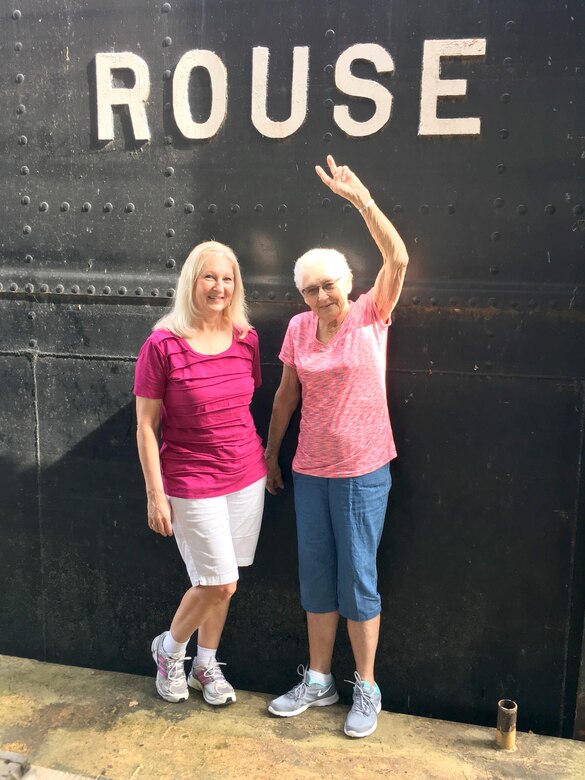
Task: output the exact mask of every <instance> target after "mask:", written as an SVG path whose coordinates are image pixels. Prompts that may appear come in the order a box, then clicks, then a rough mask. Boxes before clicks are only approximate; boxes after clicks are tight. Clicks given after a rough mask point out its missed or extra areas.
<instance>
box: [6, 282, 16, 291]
mask: <svg viewBox="0 0 585 780" xmlns="http://www.w3.org/2000/svg"><path fill="white" fill-rule="evenodd" d="M8 289H9V290H10V292H17V291H18V285H17V284H16V282H12V284H11V285H10V287H9V288H8Z"/></svg>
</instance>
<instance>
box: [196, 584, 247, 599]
mask: <svg viewBox="0 0 585 780" xmlns="http://www.w3.org/2000/svg"><path fill="white" fill-rule="evenodd" d="M200 587H201V588H204V589H205V595H206V596H207V598H208V599H209V600H210V601H212V602H214V603H217V604H222V603H224V602H226V601H229V600H230V599H231V597H232V596H233V595H234V593H235V592H236V590H237V587H238V583H237V582H227V583H225V584H224V585H201V586H200Z"/></svg>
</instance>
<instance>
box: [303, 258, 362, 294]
mask: <svg viewBox="0 0 585 780" xmlns="http://www.w3.org/2000/svg"><path fill="white" fill-rule="evenodd" d="M322 264H327V265H328V266H331V267H332V268H334V269H335V270H334V271H333V274H335V273H339V274H340V275H341V276H345V275H346V274H348V275H349V277H350V278H352V277H353V274H352V272H351V268H350V267H349V264H348V262H347V260H346V258H345V255H342V254H341V252H338V251H337V249H309V251H308V252H305V254H304V255H301V256H300V257H299V259H298V260H297V261H296V263H295V269H294V280H295V286H296V288H297V290H300V289H301V286H302V284H303V277H304V276H305V274H306V273H307V272H308V271H310V270H311V269H312V268H313V267H314V266H316V265H322Z"/></svg>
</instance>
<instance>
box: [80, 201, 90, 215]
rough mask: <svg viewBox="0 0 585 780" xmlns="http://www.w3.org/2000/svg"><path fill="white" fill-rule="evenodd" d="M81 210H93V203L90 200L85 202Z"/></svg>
mask: <svg viewBox="0 0 585 780" xmlns="http://www.w3.org/2000/svg"><path fill="white" fill-rule="evenodd" d="M81 210H82V211H85V212H86V213H87V212H89V211H91V203H88V202H86V203H84V204H83V206H82V207H81Z"/></svg>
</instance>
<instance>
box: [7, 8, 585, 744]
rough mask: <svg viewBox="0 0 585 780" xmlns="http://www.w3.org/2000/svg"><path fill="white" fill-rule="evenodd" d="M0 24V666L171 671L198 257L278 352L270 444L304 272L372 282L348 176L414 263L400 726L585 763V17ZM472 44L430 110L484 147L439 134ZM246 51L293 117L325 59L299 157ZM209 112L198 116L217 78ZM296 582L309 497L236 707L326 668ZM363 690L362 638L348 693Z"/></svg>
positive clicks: (385, 671)
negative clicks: (177, 365)
mask: <svg viewBox="0 0 585 780" xmlns="http://www.w3.org/2000/svg"><path fill="white" fill-rule="evenodd" d="M16 6H18V7H16ZM0 18H1V22H2V24H1V25H0V58H1V62H2V69H1V72H2V73H3V79H2V86H1V90H2V98H3V106H4V111H3V112H2V115H1V116H0V144H1V147H2V154H1V156H0V171H1V173H2V181H3V185H4V186H3V191H2V196H1V200H0V203H1V208H2V221H1V223H0V242H1V246H0V249H1V251H0V310H1V312H2V323H3V327H2V329H1V330H0V381H1V387H2V394H3V395H2V398H3V403H2V405H1V407H0V447H1V448H0V458H1V464H2V469H1V470H0V495H1V496H2V503H1V509H0V545H1V546H0V588H1V592H2V594H3V598H2V599H1V600H0V652H4V653H11V654H16V655H23V656H30V657H36V658H41V659H47V660H50V661H58V662H64V663H74V664H80V665H88V666H96V667H100V668H107V669H116V670H123V671H136V672H141V673H146V674H151V673H152V669H151V665H152V663H151V660H150V657H149V652H148V648H149V642H150V639H151V638H152V636H153V635H154V634H155V633H157V632H158V631H159V630H160V629H161V627H164V626H166V625H167V623H168V621H169V618H170V616H171V614H172V610H173V608H174V605H175V604H176V602H177V599H178V597H179V594H180V592H181V589H182V588H183V587H184V586H185V585H186V584H187V583H186V577H185V575H184V573H183V571H182V566H181V563H180V560H179V556H178V553H177V552H176V550H175V549H174V546H173V542H172V541H169V540H164V539H161V538H156V537H154V536H153V535H152V534H150V533H149V532H148V529H147V528H146V523H145V502H144V496H143V486H142V478H141V474H140V470H139V467H138V463H137V457H136V450H135V444H134V416H133V399H132V396H131V387H132V377H133V366H134V359H135V356H136V354H137V350H138V348H139V346H140V344H141V343H142V341H143V340H144V338H145V337H146V335H147V333H148V332H149V329H150V326H151V324H152V323H153V322H154V320H155V319H156V318H157V317H158V316H159V315H160V313H161V310H162V307H163V306H164V305H166V303H167V302H168V299H169V297H172V294H173V285H174V279H175V275H176V270H177V268H178V267H179V266H180V263H181V261H182V259H183V258H184V256H185V255H186V254H187V252H188V250H189V249H190V248H191V247H192V246H193V245H194V244H195V243H197V242H199V241H201V240H205V239H208V238H210V237H214V238H217V239H218V240H222V241H225V242H226V243H229V244H231V245H232V246H233V247H234V248H235V249H236V251H237V253H238V255H239V257H240V259H241V262H242V266H243V269H244V275H245V281H246V284H247V291H248V294H249V298H250V301H251V308H252V317H253V321H254V323H255V324H256V326H257V328H258V331H259V334H260V339H261V350H262V363H263V376H264V385H263V387H262V388H261V390H260V391H259V393H258V395H257V398H256V399H255V403H254V413H255V417H256V420H257V423H258V427H259V430H260V431H261V432H262V433H265V432H266V428H267V424H268V418H269V414H270V406H271V400H272V396H273V393H274V390H275V388H276V386H277V384H278V381H279V376H280V370H281V368H280V364H279V361H278V359H277V354H278V350H279V346H280V343H281V339H282V336H283V334H284V331H285V328H286V324H287V322H288V319H289V318H290V316H291V315H292V314H293V313H295V312H296V311H298V310H300V301H299V299H298V295H297V293H296V291H295V290H294V287H293V284H292V278H291V268H292V263H293V260H294V259H295V258H296V257H297V256H298V255H299V254H300V253H301V252H303V251H305V250H306V249H307V248H309V247H311V246H314V245H328V244H332V245H334V246H336V247H337V248H340V249H341V250H342V251H344V252H346V254H347V255H348V257H349V258H350V262H351V264H352V266H353V268H354V272H355V277H356V292H359V291H361V290H363V289H366V288H367V286H368V285H369V284H371V282H372V280H373V278H374V276H375V273H376V269H377V266H378V263H379V257H378V255H377V252H376V250H375V247H374V245H373V243H372V241H371V239H370V238H369V236H368V235H367V231H366V230H365V228H364V226H363V223H362V221H361V219H360V218H359V217H358V215H357V214H356V212H355V211H354V210H353V209H351V208H347V207H344V204H343V203H342V202H341V201H338V200H335V198H332V197H330V193H328V192H327V191H325V190H324V187H323V186H322V185H321V183H320V182H319V180H318V179H317V177H316V176H315V174H314V173H313V166H314V164H315V163H317V162H320V163H322V162H324V158H325V155H326V154H327V153H329V152H331V153H333V154H334V155H335V156H336V158H337V159H338V161H341V162H347V163H348V164H350V165H351V166H353V167H354V168H355V169H356V171H357V172H358V173H359V174H360V175H361V176H362V177H363V178H364V180H365V181H366V182H367V183H368V185H369V186H370V189H371V190H372V193H373V195H374V196H375V198H376V199H377V201H378V203H379V204H380V205H381V206H382V207H383V208H384V209H385V210H386V211H387V213H389V214H390V215H391V216H392V218H393V219H394V221H395V224H396V225H397V227H398V229H399V230H400V231H401V232H402V234H403V236H404V238H405V241H406V243H407V245H408V248H409V252H410V255H411V265H410V267H409V272H408V282H407V285H406V287H405V290H404V293H403V297H402V300H401V303H400V305H399V307H398V309H397V311H396V317H395V323H394V325H393V328H392V333H391V343H390V348H389V371H388V381H389V403H390V407H391V414H392V418H393V423H394V428H395V433H396V439H397V444H398V448H399V459H398V460H397V461H396V462H395V463H394V466H393V476H394V487H393V490H392V494H391V502H390V508H389V513H388V521H387V525H386V529H385V533H384V538H383V541H382V546H381V550H380V556H379V566H380V590H381V593H382V597H383V605H384V622H383V629H382V636H381V643H380V653H379V664H378V677H379V681H380V685H381V687H382V689H383V692H384V705H385V706H386V707H387V708H389V709H393V710H397V711H401V712H409V713H414V714H421V715H430V716H436V717H443V718H453V719H458V720H465V721H470V722H476V723H491V722H493V717H494V712H495V704H496V702H497V700H498V699H499V698H501V697H503V696H506V697H510V698H513V699H515V700H517V701H518V702H519V707H520V720H519V727H520V728H521V729H533V730H535V731H539V732H544V733H550V734H564V735H570V734H571V733H573V731H574V733H575V735H577V736H581V737H582V736H584V735H585V690H584V685H585V680H584V677H585V675H583V674H582V675H581V677H579V668H580V664H581V663H582V662H583V661H584V658H583V615H584V608H585V587H584V586H585V559H584V555H583V552H584V551H583V545H584V519H583V517H584V515H583V506H582V503H583V499H582V481H583V466H582V454H583V430H584V416H585V385H584V381H583V379H584V370H583V369H584V365H583V350H582V344H583V336H584V331H585V327H584V316H583V309H584V302H583V256H584V239H583V236H584V232H583V231H584V229H585V218H584V217H583V214H584V213H585V205H584V204H585V193H584V191H583V183H582V171H583V166H584V165H585V136H584V130H583V127H584V122H585V110H584V97H583V95H584V94H585V90H584V86H585V85H584V83H583V77H584V67H585V63H584V55H583V47H582V30H583V28H584V25H585V7H584V6H583V4H582V3H581V2H578V1H577V0H568V2H563V3H550V2H545V0H531V1H530V2H529V0H524V2H520V0H517V1H516V2H514V1H513V0H500V2H498V3H497V4H495V3H489V2H487V0H475V1H474V2H471V3H470V2H464V0H448V2H444V3H435V4H429V3H425V2H423V1H422V0H418V1H416V2H415V1H413V0H384V2H383V1H382V0H361V2H359V3H358V2H356V1H355V0H319V2H311V3H309V2H304V1H303V0H294V2H292V1H291V0H288V2H284V0H283V1H282V2H281V1H280V0H253V2H252V0H225V1H224V2H214V3H207V2H205V0H171V2H170V3H162V2H160V1H159V2H151V1H150V0H148V2H147V1H143V2H138V1H137V0H129V1H128V2H126V3H125V4H123V5H121V4H120V3H117V2H113V0H102V2H100V3H92V2H89V0H74V2H71V0H70V1H69V2H65V0H43V2H40V0H22V2H20V3H16V5H15V6H14V7H12V8H8V9H6V8H5V9H4V10H3V11H1V12H0ZM460 38H466V39H476V38H480V39H485V41H486V54H485V56H483V57H479V58H473V59H460V58H455V59H453V60H445V61H444V63H443V68H442V77H443V78H445V79H466V80H467V82H468V84H467V96H466V98H465V99H464V100H459V101H440V105H439V109H438V111H439V114H440V115H441V116H452V117H459V116H477V117H480V118H481V132H480V134H479V135H477V136H466V137H463V136H459V137H458V136H453V137H444V136H434V137H424V136H419V135H418V124H419V110H420V91H421V75H422V67H423V65H422V62H423V59H422V58H423V46H424V41H425V40H429V39H460ZM364 42H371V43H377V44H380V45H381V46H382V47H384V48H385V49H386V50H387V51H389V52H390V53H391V55H392V57H393V60H394V64H395V71H394V72H393V73H390V74H379V75H376V74H375V71H374V70H373V67H372V66H371V64H370V65H368V63H366V62H358V63H356V65H355V69H354V70H355V73H356V74H357V75H360V76H362V77H363V78H373V79H375V80H376V81H378V82H379V83H381V84H383V85H384V86H385V87H386V88H387V89H388V90H390V92H391V93H392V95H393V107H392V114H391V118H390V121H389V122H388V123H387V124H386V126H385V127H384V128H383V129H382V130H380V131H379V132H377V133H375V134H373V135H371V136H368V137H366V138H362V139H356V138H351V137H348V136H347V135H346V134H344V133H343V132H342V131H341V130H340V129H339V128H338V127H337V125H336V124H335V122H334V121H333V117H332V107H333V105H335V104H339V103H348V105H349V106H350V110H351V112H352V115H353V116H354V117H355V118H357V119H360V120H365V119H366V118H367V117H368V116H370V115H371V113H372V104H371V102H370V101H367V100H357V99H352V98H348V97H347V96H345V95H343V94H341V93H340V92H339V91H338V90H337V89H336V87H335V82H334V75H333V73H334V66H335V62H336V60H337V58H338V56H339V54H340V53H341V52H342V51H344V50H345V49H347V47H349V46H351V45H353V44H355V43H364ZM254 46H266V47H268V48H269V49H270V52H271V59H270V77H269V101H268V112H269V114H270V115H271V116H272V117H274V118H278V119H281V118H285V117H286V116H288V112H289V110H290V79H291V63H292V48H293V47H294V46H308V47H309V49H310V76H309V100H308V113H307V118H306V121H305V122H304V124H303V125H302V127H301V128H300V129H299V130H297V131H296V132H295V133H294V134H292V135H290V136H289V137H287V138H285V139H282V140H274V139H268V138H265V137H263V136H262V135H261V134H260V133H259V132H258V131H257V130H256V129H255V127H254V126H253V124H252V122H251V119H250V103H251V58H252V48H253V47H254ZM191 49H208V50H211V51H214V52H215V53H216V54H217V55H219V56H220V57H221V59H222V60H223V62H224V64H225V66H226V69H227V73H228V108H227V115H226V119H225V122H224V124H223V126H222V127H221V129H220V130H219V131H218V132H217V134H216V135H214V137H213V138H211V139H209V140H206V141H191V140H188V139H186V138H184V137H183V136H182V134H181V133H180V132H179V129H178V127H177V126H176V124H175V122H174V119H173V102H172V91H171V84H172V76H173V70H174V67H175V66H176V63H177V62H178V60H179V59H180V57H181V56H182V55H183V54H184V53H185V52H186V51H188V50H191ZM111 51H116V52H133V53H135V54H137V55H139V56H140V57H141V58H143V59H144V60H145V62H146V63H147V65H148V67H149V71H150V81H151V89H150V97H149V100H148V104H147V115H148V122H149V126H150V130H151V134H152V137H151V139H150V140H149V141H148V142H142V143H137V142H135V141H134V138H133V136H132V132H131V124H130V122H129V120H128V117H127V115H125V114H124V112H123V111H122V110H118V109H116V110H115V122H114V126H115V138H114V140H113V141H112V142H110V143H104V142H100V141H98V140H97V137H98V133H97V116H96V100H97V96H96V81H95V55H96V53H99V52H111ZM119 75H120V79H121V81H120V83H126V84H127V86H131V85H132V83H131V80H130V81H129V82H128V79H127V74H123V73H122V74H119ZM190 100H191V105H192V110H193V115H194V117H197V116H198V117H203V116H205V112H206V111H207V110H208V109H209V103H210V98H209V85H208V84H207V82H206V81H205V79H204V78H203V77H202V76H201V74H200V73H199V72H196V74H195V75H194V77H193V79H192V85H191V92H190ZM295 430H296V429H295V425H293V426H292V429H291V431H290V432H289V435H288V437H287V440H286V444H285V448H284V453H283V460H284V463H285V466H287V467H289V465H290V460H291V457H292V452H293V450H294V443H295ZM295 555H296V553H295V531H294V513H293V508H292V496H291V490H290V483H289V486H288V489H287V490H286V491H285V492H284V493H282V494H281V495H279V496H278V497H276V498H273V497H268V500H267V506H266V515H265V522H264V526H263V531H262V537H261V542H260V547H259V551H258V556H257V562H256V564H255V565H254V567H252V568H251V569H249V570H243V571H242V578H241V587H240V590H239V592H238V594H237V595H236V597H235V599H234V602H233V607H232V612H231V616H230V620H229V622H228V626H227V628H226V633H225V636H224V640H223V643H222V655H223V657H224V658H225V660H227V661H228V662H229V664H230V667H229V668H230V677H231V679H232V680H233V681H234V683H235V684H236V685H238V686H239V687H243V688H250V689H263V690H266V691H272V692H281V691H282V690H284V689H285V688H286V687H287V686H288V685H289V684H291V683H292V682H293V681H294V677H295V673H294V670H295V667H296V665H297V664H298V663H299V662H301V661H304V659H305V656H306V645H305V634H304V631H305V628H304V624H303V615H302V611H301V609H300V606H299V603H298V596H297V581H296V557H295ZM266 670H268V671H266ZM351 670H352V662H351V656H350V652H349V648H348V643H347V638H346V636H345V635H344V632H343V631H341V632H340V637H339V642H338V648H337V652H336V663H335V669H334V671H335V672H336V674H337V675H338V677H339V678H340V679H343V678H344V677H347V675H348V674H350V673H351Z"/></svg>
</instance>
